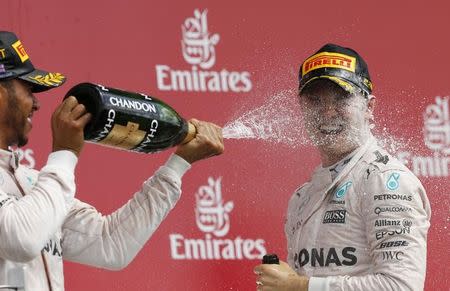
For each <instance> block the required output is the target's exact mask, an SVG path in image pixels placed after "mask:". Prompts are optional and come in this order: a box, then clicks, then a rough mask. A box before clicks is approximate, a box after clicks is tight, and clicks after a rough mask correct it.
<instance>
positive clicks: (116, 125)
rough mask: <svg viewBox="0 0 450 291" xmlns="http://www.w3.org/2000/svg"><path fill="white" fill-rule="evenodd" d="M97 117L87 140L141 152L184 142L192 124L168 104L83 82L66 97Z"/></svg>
mask: <svg viewBox="0 0 450 291" xmlns="http://www.w3.org/2000/svg"><path fill="white" fill-rule="evenodd" d="M71 95H73V96H75V97H76V98H77V99H78V102H80V103H82V104H84V105H85V106H86V109H87V110H88V111H89V112H91V113H92V114H93V118H92V119H91V121H90V122H89V124H87V125H86V127H85V140H86V141H88V142H93V143H98V144H101V145H105V146H110V147H115V148H119V149H125V150H132V151H137V152H146V153H148V152H156V151H160V150H163V149H166V148H168V147H171V146H173V145H176V144H178V143H180V142H181V141H182V140H183V139H184V137H185V136H186V135H187V130H188V125H187V123H186V121H185V120H184V119H183V118H181V117H180V116H179V115H178V113H177V112H176V111H175V110H173V109H172V108H171V107H170V106H168V105H167V104H165V103H164V102H162V101H160V100H157V99H155V98H152V97H149V96H147V95H144V94H138V93H132V92H126V91H122V90H118V89H114V88H108V87H104V86H101V85H94V84H90V83H82V84H79V85H76V86H75V87H73V88H72V89H71V90H69V92H68V93H67V94H66V97H68V96H71Z"/></svg>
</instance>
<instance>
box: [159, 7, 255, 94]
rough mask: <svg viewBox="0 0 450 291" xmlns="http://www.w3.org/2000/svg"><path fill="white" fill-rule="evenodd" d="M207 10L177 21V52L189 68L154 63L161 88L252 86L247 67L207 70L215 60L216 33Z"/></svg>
mask: <svg viewBox="0 0 450 291" xmlns="http://www.w3.org/2000/svg"><path fill="white" fill-rule="evenodd" d="M207 16H208V10H206V9H205V10H204V11H200V10H199V9H196V10H195V11H194V16H193V17H188V18H187V19H186V20H185V21H184V23H183V24H182V25H181V52H182V55H183V58H184V60H185V61H186V63H188V64H189V65H191V68H190V69H189V70H180V69H174V68H171V67H170V66H169V65H156V66H155V69H156V81H157V85H158V89H159V90H162V91H183V92H218V93H220V92H235V93H241V92H243V93H245V92H249V91H250V90H251V89H252V86H253V85H252V81H251V79H250V73H249V72H248V71H242V72H241V71H230V70H227V69H225V68H223V69H221V70H210V69H211V68H212V67H213V66H214V65H215V63H216V45H217V44H218V43H219V40H220V36H219V34H218V33H211V32H210V31H209V29H208V17H207ZM236 45H238V44H236Z"/></svg>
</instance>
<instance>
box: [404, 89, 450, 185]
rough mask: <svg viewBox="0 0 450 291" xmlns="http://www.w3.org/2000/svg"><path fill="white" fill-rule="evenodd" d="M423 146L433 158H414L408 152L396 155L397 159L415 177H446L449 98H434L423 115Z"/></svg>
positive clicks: (449, 161)
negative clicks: (430, 152)
mask: <svg viewBox="0 0 450 291" xmlns="http://www.w3.org/2000/svg"><path fill="white" fill-rule="evenodd" d="M423 119H424V127H423V133H424V144H425V145H426V146H427V147H428V148H429V149H430V150H431V151H432V152H433V156H415V155H413V154H411V153H410V152H400V153H398V158H399V160H400V161H402V162H403V163H404V164H405V165H407V166H409V167H410V169H411V170H412V171H413V172H414V174H415V175H417V176H423V177H448V176H449V165H450V117H449V97H448V96H447V97H440V96H437V97H436V98H435V103H432V104H430V105H428V106H427V108H426V109H425V112H424V114H423Z"/></svg>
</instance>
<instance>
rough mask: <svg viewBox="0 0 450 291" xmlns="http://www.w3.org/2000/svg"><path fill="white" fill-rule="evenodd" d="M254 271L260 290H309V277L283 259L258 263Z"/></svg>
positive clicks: (257, 288) (257, 287) (257, 286)
mask: <svg viewBox="0 0 450 291" xmlns="http://www.w3.org/2000/svg"><path fill="white" fill-rule="evenodd" d="M254 272H255V274H256V275H257V278H256V290H258V291H308V282H309V279H308V277H304V276H300V275H298V274H297V273H296V272H295V271H294V270H292V269H291V267H289V265H288V264H286V263H285V262H283V261H280V264H279V265H278V264H261V265H258V266H256V267H255V269H254Z"/></svg>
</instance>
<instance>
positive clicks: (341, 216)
mask: <svg viewBox="0 0 450 291" xmlns="http://www.w3.org/2000/svg"><path fill="white" fill-rule="evenodd" d="M346 215H347V211H346V210H330V211H327V212H325V215H324V216H323V221H322V223H324V224H325V223H345V216H346Z"/></svg>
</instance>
